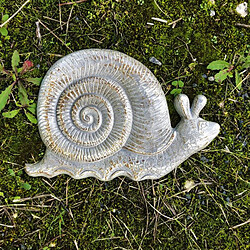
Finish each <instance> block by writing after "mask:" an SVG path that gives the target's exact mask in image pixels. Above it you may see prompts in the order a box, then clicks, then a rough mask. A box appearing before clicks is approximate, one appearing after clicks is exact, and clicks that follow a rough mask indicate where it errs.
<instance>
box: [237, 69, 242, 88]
mask: <svg viewBox="0 0 250 250" xmlns="http://www.w3.org/2000/svg"><path fill="white" fill-rule="evenodd" d="M241 81H242V79H241V77H240V74H239V71H238V70H235V84H236V87H237V88H238V89H239V90H240V89H241V86H242V84H241Z"/></svg>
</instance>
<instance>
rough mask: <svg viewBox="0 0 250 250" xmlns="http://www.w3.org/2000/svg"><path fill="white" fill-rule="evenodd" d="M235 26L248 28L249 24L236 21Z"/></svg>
mask: <svg viewBox="0 0 250 250" xmlns="http://www.w3.org/2000/svg"><path fill="white" fill-rule="evenodd" d="M235 25H236V26H240V27H244V28H250V25H248V24H244V23H236V24H235Z"/></svg>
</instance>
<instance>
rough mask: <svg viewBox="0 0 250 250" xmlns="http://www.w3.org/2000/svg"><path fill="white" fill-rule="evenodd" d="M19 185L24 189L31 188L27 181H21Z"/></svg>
mask: <svg viewBox="0 0 250 250" xmlns="http://www.w3.org/2000/svg"><path fill="white" fill-rule="evenodd" d="M20 186H21V188H24V189H25V190H30V189H31V185H30V184H29V183H26V182H21V183H20Z"/></svg>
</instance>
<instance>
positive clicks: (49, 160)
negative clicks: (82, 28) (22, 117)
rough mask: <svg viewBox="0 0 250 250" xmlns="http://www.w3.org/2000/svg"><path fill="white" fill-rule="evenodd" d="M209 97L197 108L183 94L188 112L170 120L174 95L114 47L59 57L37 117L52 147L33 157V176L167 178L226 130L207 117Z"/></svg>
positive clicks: (180, 104) (181, 108) (180, 103)
mask: <svg viewBox="0 0 250 250" xmlns="http://www.w3.org/2000/svg"><path fill="white" fill-rule="evenodd" d="M206 101H207V99H206V97H205V96H203V95H198V96H196V97H195V99H194V100H193V104H192V106H191V108H190V104H189V99H188V97H187V96H186V95H184V94H180V95H178V96H177V97H176V98H175V100H174V105H175V108H176V110H177V112H178V113H179V115H180V116H181V121H180V122H179V124H178V125H177V126H176V128H172V127H171V123H170V117H169V112H168V106H167V102H166V99H165V96H164V93H163V91H162V89H161V86H160V84H159V82H158V81H157V79H156V78H155V76H154V75H153V74H152V73H151V71H150V70H149V69H148V68H147V67H145V66H144V65H143V64H141V63H140V62H138V61H137V60H135V59H133V58H131V57H129V56H127V55H125V54H123V53H120V52H118V51H112V50H101V49H88V50H81V51H77V52H74V53H72V54H69V55H67V56H65V57H64V58H62V59H60V60H59V61H57V62H56V63H55V64H54V65H53V66H52V67H51V68H50V70H49V71H48V72H47V74H46V76H45V77H44V79H43V82H42V84H41V88H40V92H39V98H38V106H37V117H38V126H39V131H40V135H41V138H42V140H43V142H44V144H45V145H46V147H47V149H46V153H45V156H44V158H43V159H42V161H41V162H39V163H36V164H26V171H27V173H28V174H29V175H31V176H46V177H53V176H56V175H59V174H68V175H70V176H72V177H73V178H76V179H80V178H85V177H90V176H92V177H96V178H98V179H100V180H103V181H108V180H111V179H113V178H115V177H117V176H128V177H129V178H131V179H133V180H136V181H141V180H145V179H157V178H160V177H162V176H164V175H166V174H167V173H169V172H170V171H172V170H173V169H174V168H175V167H177V166H178V165H179V164H180V163H182V162H183V161H185V160H186V159H187V158H188V157H189V156H191V155H192V154H194V153H196V152H197V151H199V150H201V149H203V148H204V147H206V146H207V145H208V144H209V143H210V142H211V141H212V140H213V139H214V138H215V137H216V136H217V135H218V133H219V129H220V126H219V125H218V124H217V123H214V122H209V121H205V120H203V119H201V118H200V117H199V113H200V111H201V110H202V108H203V107H204V106H205V105H206Z"/></svg>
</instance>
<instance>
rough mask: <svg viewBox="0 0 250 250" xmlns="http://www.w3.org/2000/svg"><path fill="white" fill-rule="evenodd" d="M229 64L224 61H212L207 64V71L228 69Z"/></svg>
mask: <svg viewBox="0 0 250 250" xmlns="http://www.w3.org/2000/svg"><path fill="white" fill-rule="evenodd" d="M230 65H231V64H230V63H228V62H226V61H224V60H217V61H213V62H211V63H209V64H208V66H207V69H211V70H220V69H225V68H229V67H230Z"/></svg>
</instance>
